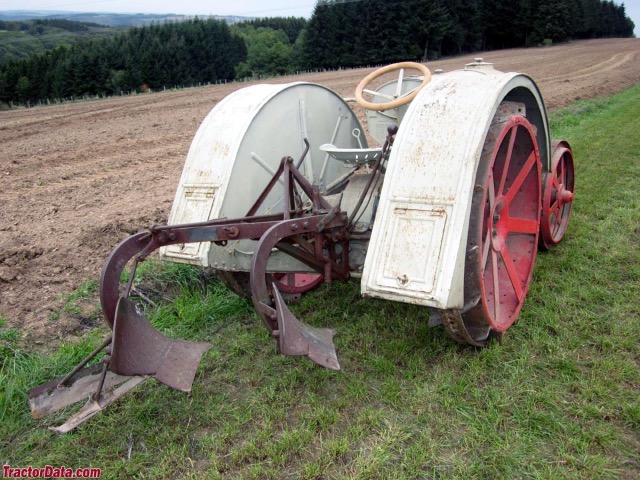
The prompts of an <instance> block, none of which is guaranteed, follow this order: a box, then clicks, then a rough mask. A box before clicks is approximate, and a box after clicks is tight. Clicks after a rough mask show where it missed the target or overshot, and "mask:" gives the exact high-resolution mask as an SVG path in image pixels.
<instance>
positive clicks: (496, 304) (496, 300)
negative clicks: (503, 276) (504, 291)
mask: <svg viewBox="0 0 640 480" xmlns="http://www.w3.org/2000/svg"><path fill="white" fill-rule="evenodd" d="M491 263H492V272H493V311H494V313H495V316H496V317H495V321H496V322H497V321H499V318H500V278H499V277H498V255H496V252H495V251H494V250H491Z"/></svg>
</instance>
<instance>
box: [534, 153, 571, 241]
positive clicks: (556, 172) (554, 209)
mask: <svg viewBox="0 0 640 480" xmlns="http://www.w3.org/2000/svg"><path fill="white" fill-rule="evenodd" d="M551 150H552V155H551V171H549V172H547V173H545V174H544V177H543V194H542V215H541V218H540V244H539V246H540V248H541V249H542V250H549V249H550V248H551V247H553V246H554V245H557V244H558V243H560V241H561V240H562V237H564V234H565V232H566V231H567V225H569V217H570V216H571V208H572V206H573V198H574V172H573V152H572V151H571V147H570V146H569V144H568V143H567V142H565V141H560V142H554V143H553V145H552V148H551Z"/></svg>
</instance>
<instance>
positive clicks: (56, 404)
mask: <svg viewBox="0 0 640 480" xmlns="http://www.w3.org/2000/svg"><path fill="white" fill-rule="evenodd" d="M102 370H103V368H102V364H96V365H93V366H92V367H87V368H83V369H82V370H80V371H79V372H78V373H76V375H75V376H74V377H73V379H72V380H71V381H70V382H67V383H61V382H62V380H64V379H63V378H62V377H61V378H57V379H55V380H52V381H50V382H48V383H45V384H44V385H40V386H39V387H35V388H32V389H31V390H29V406H30V407H31V414H32V415H33V417H34V418H40V417H44V416H45V415H48V414H50V413H54V412H57V411H58V410H61V409H63V408H65V407H68V406H69V405H73V404H74V403H76V402H79V401H81V400H85V399H88V400H87V403H86V404H85V405H84V406H83V407H82V408H81V409H80V410H78V412H76V414H75V415H73V416H72V417H71V418H70V419H69V420H68V421H66V422H65V423H64V424H62V425H60V426H59V427H50V428H51V430H53V431H54V432H57V433H67V432H69V431H71V430H73V429H74V428H75V427H77V426H78V425H80V424H81V423H83V422H85V421H86V420H88V419H90V418H91V417H93V416H94V415H95V414H96V413H98V412H100V411H102V410H103V409H104V408H106V407H107V406H108V405H110V404H112V403H113V402H115V401H116V400H118V399H119V398H120V397H122V396H124V395H125V394H127V393H128V392H129V391H131V390H132V389H133V388H135V387H136V386H137V385H139V384H140V383H142V382H144V381H145V380H146V379H147V378H149V377H148V376H133V377H128V376H122V375H116V374H114V373H112V372H107V373H106V376H105V378H104V385H103V387H102V388H103V392H102V393H101V394H100V396H99V398H98V399H94V394H95V392H96V391H97V390H96V389H97V386H98V385H99V383H100V381H101V378H102ZM111 388H112V389H113V390H110V391H104V390H108V389H111Z"/></svg>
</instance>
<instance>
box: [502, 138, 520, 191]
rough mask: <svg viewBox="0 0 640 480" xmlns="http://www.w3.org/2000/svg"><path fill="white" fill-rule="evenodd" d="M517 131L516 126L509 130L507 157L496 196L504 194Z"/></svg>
mask: <svg viewBox="0 0 640 480" xmlns="http://www.w3.org/2000/svg"><path fill="white" fill-rule="evenodd" d="M517 131H518V126H517V125H514V126H513V127H512V128H511V132H510V134H509V148H508V149H507V155H506V157H505V159H504V166H503V170H502V178H501V179H500V187H498V195H502V194H503V193H504V184H505V183H506V181H507V175H509V166H510V164H511V157H512V156H513V146H514V145H515V143H516V133H517Z"/></svg>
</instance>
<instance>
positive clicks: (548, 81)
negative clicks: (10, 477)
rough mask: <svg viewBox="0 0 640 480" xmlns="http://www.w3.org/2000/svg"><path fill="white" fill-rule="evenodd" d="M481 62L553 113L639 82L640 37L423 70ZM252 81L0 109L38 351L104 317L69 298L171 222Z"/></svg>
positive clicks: (344, 74) (4, 250) (15, 316)
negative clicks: (223, 119)
mask: <svg viewBox="0 0 640 480" xmlns="http://www.w3.org/2000/svg"><path fill="white" fill-rule="evenodd" d="M476 56H483V57H484V59H485V61H488V62H492V63H494V64H495V67H496V68H497V69H498V70H502V71H517V72H523V73H527V74H529V75H531V76H532V77H533V78H534V79H535V81H536V82H537V83H538V85H539V87H540V89H541V91H542V95H543V97H544V99H545V101H546V104H547V107H548V109H549V110H551V111H553V110H555V109H558V108H560V107H563V106H566V105H568V104H570V103H572V102H573V101H575V100H579V99H586V98H592V97H596V96H601V95H609V94H612V93H615V92H618V91H620V90H623V89H625V88H627V87H630V86H631V85H634V84H637V83H639V82H640V39H609V40H594V41H584V42H575V43H572V44H568V45H561V46H554V47H550V48H544V49H518V50H505V51H497V52H486V53H484V54H482V55H478V54H476V55H473V56H472V55H469V56H462V57H457V58H453V59H447V60H442V61H436V62H429V63H428V66H429V68H430V69H431V70H432V71H433V70H434V69H437V68H442V69H444V70H446V71H448V70H453V69H457V68H461V67H462V66H463V65H464V64H465V63H468V62H469V61H471V60H472V59H473V57H476ZM370 71H372V69H359V70H343V71H337V72H325V73H317V74H308V75H299V76H295V77H285V78H278V79H273V80H269V82H272V83H285V82H291V81H300V80H305V81H312V82H317V83H321V84H323V85H326V86H328V87H329V88H332V89H333V90H335V91H336V92H337V93H338V94H340V95H342V96H344V97H352V96H353V91H354V89H355V86H356V85H357V83H358V82H359V81H360V80H361V79H362V78H363V77H364V76H365V75H367V74H368V73H369V72H370ZM247 85H248V84H247V83H235V84H227V85H216V86H207V87H201V88H193V89H187V90H180V91H171V92H161V93H152V94H144V95H137V96H131V97H118V98H112V99H106V100H98V101H85V102H78V103H68V104H64V105H57V106H49V107H38V108H30V109H20V110H13V111H9V112H2V113H0V144H1V145H2V147H1V150H0V178H1V182H0V220H1V222H0V315H1V316H2V317H4V318H5V319H6V320H8V325H9V326H13V327H17V328H20V329H22V331H23V332H24V334H25V336H26V338H27V339H29V340H32V341H34V342H36V343H49V342H51V341H53V343H54V344H55V343H57V342H56V340H57V339H61V338H65V337H67V336H68V335H70V334H78V333H81V332H82V331H83V330H84V329H87V328H92V327H93V325H95V324H96V323H97V322H99V321H100V319H99V318H96V317H95V315H94V316H87V315H86V314H85V313H82V312H80V313H78V312H73V311H67V312H65V311H62V312H61V310H62V307H63V306H64V305H65V302H66V299H67V297H68V295H69V294H70V293H72V292H73V291H74V290H75V289H76V288H77V287H78V285H80V284H82V283H83V282H86V281H88V280H91V279H94V280H97V278H98V276H99V272H100V268H101V265H102V263H103V261H104V259H105V258H106V256H107V255H108V254H109V252H110V251H111V249H112V248H113V247H114V246H115V245H116V244H117V243H118V241H119V240H121V239H122V238H124V237H125V236H127V235H128V234H129V233H133V232H135V231H138V230H141V229H144V228H146V227H148V226H149V225H150V224H152V223H155V222H160V221H165V220H166V218H167V216H168V213H169V210H170V207H171V202H172V200H173V196H174V192H175V188H176V186H177V182H178V179H179V176H180V172H181V170H182V166H183V162H184V159H185V157H186V154H187V150H188V148H189V145H190V143H191V139H192V137H193V135H194V134H195V131H196V129H197V128H198V126H199V125H200V123H201V122H202V120H203V119H204V117H205V116H206V114H207V113H208V112H209V110H211V108H212V107H213V106H214V105H215V104H216V103H217V102H218V101H219V100H221V99H222V98H223V97H225V96H226V95H228V94H229V93H231V92H232V91H234V90H236V89H238V88H242V87H244V86H247ZM579 174H580V173H579V172H577V175H578V176H579Z"/></svg>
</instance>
